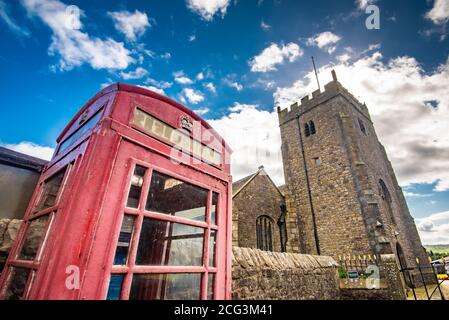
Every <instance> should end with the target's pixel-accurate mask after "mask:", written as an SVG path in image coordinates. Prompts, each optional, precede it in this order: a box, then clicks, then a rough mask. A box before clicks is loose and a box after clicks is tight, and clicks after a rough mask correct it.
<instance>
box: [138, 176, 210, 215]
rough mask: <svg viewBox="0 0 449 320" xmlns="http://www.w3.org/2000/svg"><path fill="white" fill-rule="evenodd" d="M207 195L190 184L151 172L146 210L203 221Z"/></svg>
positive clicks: (205, 191) (204, 191)
mask: <svg viewBox="0 0 449 320" xmlns="http://www.w3.org/2000/svg"><path fill="white" fill-rule="evenodd" d="M207 193H208V191H207V190H205V189H202V188H200V187H197V186H194V185H192V184H190V183H187V182H184V181H180V180H178V179H175V178H172V177H170V176H167V175H165V174H162V173H158V172H153V176H152V178H151V185H150V190H149V194H148V199H147V204H146V210H148V211H153V212H158V213H165V214H168V215H173V216H177V217H182V218H187V219H192V220H197V221H205V220H206V203H207Z"/></svg>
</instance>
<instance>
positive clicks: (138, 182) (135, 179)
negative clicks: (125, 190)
mask: <svg viewBox="0 0 449 320" xmlns="http://www.w3.org/2000/svg"><path fill="white" fill-rule="evenodd" d="M146 171H147V169H146V168H144V167H141V166H136V168H135V169H134V173H133V175H132V177H131V186H130V188H129V195H128V201H127V203H126V206H127V207H129V208H137V207H138V206H139V200H140V194H141V193H142V186H143V178H144V176H145V172H146Z"/></svg>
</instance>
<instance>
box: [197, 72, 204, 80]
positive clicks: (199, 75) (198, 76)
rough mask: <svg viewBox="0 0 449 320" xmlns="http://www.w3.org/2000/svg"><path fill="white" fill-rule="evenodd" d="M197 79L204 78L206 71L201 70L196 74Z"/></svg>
mask: <svg viewBox="0 0 449 320" xmlns="http://www.w3.org/2000/svg"><path fill="white" fill-rule="evenodd" d="M196 80H197V81H201V80H204V73H202V72H200V73H198V74H197V75H196Z"/></svg>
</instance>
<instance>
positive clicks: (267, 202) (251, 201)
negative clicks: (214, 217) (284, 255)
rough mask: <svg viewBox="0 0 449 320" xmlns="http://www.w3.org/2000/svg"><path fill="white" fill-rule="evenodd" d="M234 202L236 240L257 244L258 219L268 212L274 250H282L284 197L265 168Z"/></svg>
mask: <svg viewBox="0 0 449 320" xmlns="http://www.w3.org/2000/svg"><path fill="white" fill-rule="evenodd" d="M232 202H233V203H232V215H233V224H234V226H233V227H234V234H233V238H234V239H233V243H234V244H235V245H237V246H240V247H245V248H257V236H256V220H257V218H259V217H260V216H267V217H269V218H270V219H271V226H272V237H273V251H278V252H280V251H281V237H280V229H279V226H278V224H277V222H278V220H279V217H280V216H281V213H282V211H281V205H283V204H284V197H283V195H282V194H281V193H280V191H279V190H278V189H277V188H276V186H275V185H274V184H273V182H272V181H271V180H270V178H269V177H268V175H266V173H265V171H263V170H261V172H260V173H259V174H258V175H257V176H256V177H254V179H252V180H251V182H249V183H248V185H246V186H245V187H244V188H243V189H242V190H241V191H240V192H239V193H238V194H236V195H235V196H234V198H233V199H232ZM287 233H288V231H287ZM236 237H237V238H236Z"/></svg>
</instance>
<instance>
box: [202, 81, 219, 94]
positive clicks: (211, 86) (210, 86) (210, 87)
mask: <svg viewBox="0 0 449 320" xmlns="http://www.w3.org/2000/svg"><path fill="white" fill-rule="evenodd" d="M204 87H205V88H206V89H207V90H209V91H210V92H212V93H217V88H215V85H214V84H213V83H212V82H208V83H205V84H204Z"/></svg>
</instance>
